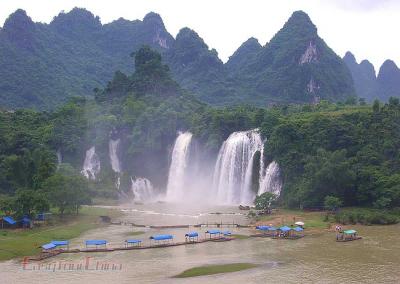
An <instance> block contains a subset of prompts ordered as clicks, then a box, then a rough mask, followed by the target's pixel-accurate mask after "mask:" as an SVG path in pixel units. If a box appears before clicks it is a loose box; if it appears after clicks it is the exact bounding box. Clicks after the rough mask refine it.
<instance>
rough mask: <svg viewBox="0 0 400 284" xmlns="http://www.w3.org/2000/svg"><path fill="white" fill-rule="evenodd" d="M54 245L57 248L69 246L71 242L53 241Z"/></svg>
mask: <svg viewBox="0 0 400 284" xmlns="http://www.w3.org/2000/svg"><path fill="white" fill-rule="evenodd" d="M51 243H52V244H54V245H56V246H68V245H69V241H51Z"/></svg>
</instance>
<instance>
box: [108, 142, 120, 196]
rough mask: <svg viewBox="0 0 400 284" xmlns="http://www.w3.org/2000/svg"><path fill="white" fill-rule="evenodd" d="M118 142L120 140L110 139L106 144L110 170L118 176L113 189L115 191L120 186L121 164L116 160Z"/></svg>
mask: <svg viewBox="0 0 400 284" xmlns="http://www.w3.org/2000/svg"><path fill="white" fill-rule="evenodd" d="M120 141H121V139H119V138H118V139H117V140H112V139H110V141H109V142H108V155H109V156H110V163H111V168H112V170H113V171H114V172H116V173H117V174H118V175H117V179H116V181H115V187H116V188H117V189H119V188H120V185H121V176H120V173H121V163H120V162H119V158H118V148H119V142H120Z"/></svg>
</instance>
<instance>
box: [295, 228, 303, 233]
mask: <svg viewBox="0 0 400 284" xmlns="http://www.w3.org/2000/svg"><path fill="white" fill-rule="evenodd" d="M293 230H295V231H296V232H301V231H304V229H303V228H301V227H296V228H294V229H293Z"/></svg>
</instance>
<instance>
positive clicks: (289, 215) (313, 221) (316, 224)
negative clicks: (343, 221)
mask: <svg viewBox="0 0 400 284" xmlns="http://www.w3.org/2000/svg"><path fill="white" fill-rule="evenodd" d="M325 215H326V213H325V212H307V211H302V210H289V209H279V210H277V211H276V212H275V213H273V214H271V215H265V216H259V217H256V218H254V220H253V222H254V223H256V225H261V224H263V225H269V224H272V225H273V226H281V225H290V224H294V223H295V222H298V221H301V222H304V223H305V226H306V228H312V229H327V228H329V227H330V222H327V221H326V220H325Z"/></svg>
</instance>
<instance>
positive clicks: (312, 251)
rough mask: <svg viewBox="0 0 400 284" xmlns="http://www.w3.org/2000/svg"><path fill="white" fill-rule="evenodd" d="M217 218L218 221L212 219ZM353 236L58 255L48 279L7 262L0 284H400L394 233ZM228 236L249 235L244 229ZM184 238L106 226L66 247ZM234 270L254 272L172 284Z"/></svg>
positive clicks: (129, 217) (162, 208) (131, 218)
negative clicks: (198, 273)
mask: <svg viewBox="0 0 400 284" xmlns="http://www.w3.org/2000/svg"><path fill="white" fill-rule="evenodd" d="M121 208H122V207H121ZM122 210H123V211H124V212H125V215H124V217H122V218H121V219H123V220H124V221H127V222H133V223H137V224H146V225H165V224H168V225H173V224H193V225H194V224H198V223H205V222H207V221H208V222H215V221H217V222H220V221H223V222H235V223H243V224H244V223H246V222H248V220H247V219H246V217H245V216H244V215H242V214H241V212H239V210H237V209H236V208H229V207H213V208H196V207H195V206H190V207H187V208H182V207H179V206H175V205H172V204H153V205H135V206H133V207H131V208H129V207H126V208H122ZM215 212H219V213H221V214H210V213H215ZM356 228H357V230H358V231H359V233H360V235H361V236H363V239H362V240H360V241H355V242H348V243H336V242H335V234H334V233H331V232H326V233H320V234H313V235H307V236H306V237H304V238H302V239H300V240H296V241H290V240H273V239H269V238H265V239H263V238H251V239H245V240H234V241H231V242H224V243H213V242H208V243H203V244H198V245H190V246H178V247H169V248H161V249H149V250H140V251H117V252H110V253H90V254H89V253H87V254H83V253H80V254H70V255H68V254H63V255H61V256H58V257H55V258H52V259H49V260H47V261H44V262H42V263H41V264H42V265H49V266H48V267H52V268H54V267H55V269H54V271H53V270H52V269H43V267H41V269H40V271H39V270H37V268H38V263H31V264H27V266H26V269H25V270H24V269H23V267H22V265H21V264H20V263H19V262H17V261H7V262H1V263H0V283H109V284H111V283H131V284H132V283H178V284H179V283H202V284H204V283H220V284H223V283H229V284H232V283H400V226H398V225H396V226H371V227H356ZM189 230H196V231H199V232H202V233H201V235H202V236H204V233H203V232H204V231H205V230H206V229H205V228H203V229H198V228H190V229H189ZM229 230H230V231H232V232H233V233H240V234H250V233H251V231H250V230H248V229H229ZM131 231H145V234H143V235H139V236H134V237H127V233H128V232H131ZM187 231H188V229H160V230H156V229H149V228H136V227H131V226H119V225H111V226H109V227H107V228H102V229H96V230H92V231H89V232H87V233H85V234H84V235H82V236H81V237H79V238H76V239H74V240H72V241H71V245H70V246H71V247H83V241H84V240H86V239H107V240H108V241H110V246H119V245H122V244H123V241H124V240H125V239H126V238H140V239H143V240H144V244H147V243H148V238H149V236H150V235H152V234H158V233H164V234H165V233H171V234H173V235H174V236H175V237H176V240H177V241H180V240H183V239H184V234H185V233H186V232H187ZM306 234H307V232H306ZM87 257H89V260H88V259H87ZM87 261H88V263H89V264H88V268H89V270H82V271H77V270H68V269H65V270H64V269H63V265H64V264H65V263H68V264H74V265H77V264H79V263H83V264H86V263H87ZM234 262H250V263H257V264H259V265H260V266H258V267H257V268H254V269H250V270H245V271H241V272H234V273H227V274H220V275H214V276H202V277H195V278H186V279H175V278H172V276H174V275H176V274H179V273H180V272H182V271H183V270H185V269H188V268H191V267H194V266H202V265H207V264H223V263H234ZM97 263H99V264H97ZM104 263H108V264H110V265H111V266H112V265H114V266H115V268H116V270H114V271H111V270H107V271H106V270H101V269H99V270H96V265H98V268H101V264H104ZM60 265H61V267H62V268H61V269H59V267H60ZM33 269H35V270H33Z"/></svg>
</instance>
